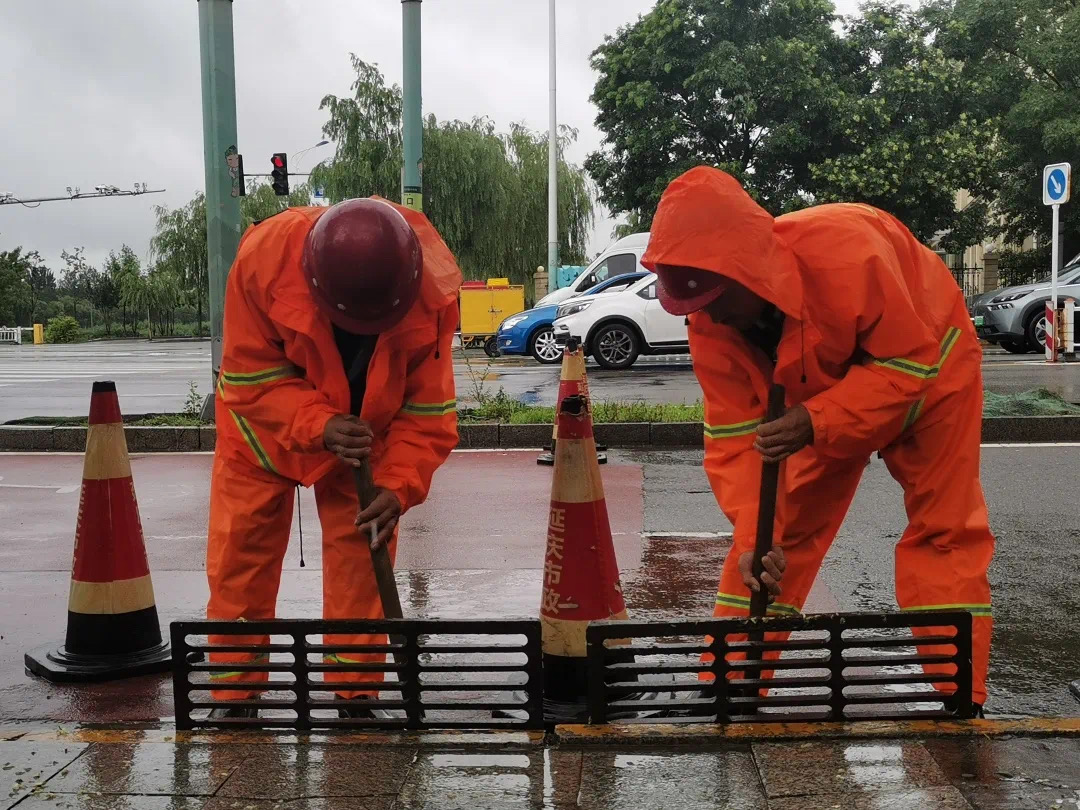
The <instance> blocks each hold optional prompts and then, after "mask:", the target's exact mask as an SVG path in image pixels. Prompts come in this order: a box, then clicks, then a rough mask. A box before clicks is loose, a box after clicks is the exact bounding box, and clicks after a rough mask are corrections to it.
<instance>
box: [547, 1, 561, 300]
mask: <svg viewBox="0 0 1080 810" xmlns="http://www.w3.org/2000/svg"><path fill="white" fill-rule="evenodd" d="M555 31H556V29H555V0H549V3H548V284H549V285H551V284H554V283H555V280H556V279H557V278H558V277H559V117H558V108H557V106H556V98H557V82H556V78H557V75H558V74H557V72H556V62H555V42H556V40H555Z"/></svg>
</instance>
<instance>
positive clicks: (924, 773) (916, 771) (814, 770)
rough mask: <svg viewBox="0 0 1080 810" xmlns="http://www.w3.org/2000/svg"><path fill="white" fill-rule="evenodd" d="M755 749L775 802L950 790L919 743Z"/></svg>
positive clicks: (768, 745)
mask: <svg viewBox="0 0 1080 810" xmlns="http://www.w3.org/2000/svg"><path fill="white" fill-rule="evenodd" d="M753 749H754V758H755V759H756V760H757V764H758V768H759V769H760V770H761V778H762V781H763V782H764V783H765V790H766V792H767V793H768V795H769V799H770V800H772V799H778V798H783V797H786V796H830V797H834V796H843V795H851V796H857V795H859V794H872V793H879V792H885V791H888V792H889V793H896V792H898V791H919V790H923V789H925V788H934V787H940V788H947V787H949V780H948V779H946V777H945V775H944V774H943V773H942V772H941V769H940V768H938V766H937V763H935V762H934V760H933V758H932V757H931V756H930V754H929V753H928V752H927V751H926V749H925V748H923V746H922V745H921V744H919V743H911V742H900V741H896V742H890V741H883V742H873V743H870V742H859V743H854V742H853V743H842V742H841V743H817V742H809V743H766V744H760V745H754V747H753ZM852 801H854V799H852Z"/></svg>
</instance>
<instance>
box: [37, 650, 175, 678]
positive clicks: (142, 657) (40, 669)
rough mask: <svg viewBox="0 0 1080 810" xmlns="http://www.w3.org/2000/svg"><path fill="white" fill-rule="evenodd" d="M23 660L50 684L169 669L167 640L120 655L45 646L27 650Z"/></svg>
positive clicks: (128, 675)
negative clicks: (80, 653)
mask: <svg viewBox="0 0 1080 810" xmlns="http://www.w3.org/2000/svg"><path fill="white" fill-rule="evenodd" d="M24 661H25V664H26V668H27V670H29V671H30V672H31V673H33V674H34V675H37V676H39V677H41V678H44V679H45V680H48V681H53V682H54V683H89V682H92V681H111V680H115V679H117V678H132V677H134V676H136V675H150V674H153V673H157V672H168V671H169V670H171V669H172V653H171V651H170V650H169V643H168V642H167V641H163V642H161V643H160V644H157V645H155V646H153V647H149V648H147V649H145V650H139V651H137V652H132V653H126V654H123V655H79V654H77V653H70V652H68V651H67V648H65V647H63V646H61V647H57V646H55V645H49V646H46V647H39V648H38V649H36V650H32V651H31V652H28V653H27V654H26V656H25V659H24Z"/></svg>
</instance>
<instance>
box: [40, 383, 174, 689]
mask: <svg viewBox="0 0 1080 810" xmlns="http://www.w3.org/2000/svg"><path fill="white" fill-rule="evenodd" d="M74 557H75V559H74V562H73V564H72V570H71V590H70V592H69V595H68V617H67V637H66V638H65V640H64V643H63V645H62V646H57V645H56V644H53V645H50V646H46V647H42V648H39V649H37V650H34V651H32V652H28V653H27V654H26V657H25V663H26V668H27V669H29V670H30V671H31V672H32V673H34V674H35V675H40V676H41V677H42V678H46V679H48V680H50V681H65V682H73V681H103V680H112V679H114V678H124V677H129V676H132V675H145V674H147V673H150V672H164V671H166V670H168V669H169V668H170V661H171V657H170V653H169V644H168V642H167V641H163V640H162V637H161V626H160V625H159V624H158V614H157V606H156V604H155V602H154V586H153V584H152V583H151V581H150V566H149V563H148V562H147V559H146V546H145V545H144V543H143V532H142V522H141V520H140V518H139V505H138V503H137V502H136V500H135V485H134V482H133V481H132V478H131V461H130V459H129V458H128V452H127V442H126V440H125V439H124V424H123V417H122V416H121V415H120V403H119V401H118V400H117V397H116V385H115V384H114V383H111V382H96V383H94V389H93V393H92V394H91V397H90V428H89V430H88V431H87V436H86V455H85V457H84V460H83V482H82V493H81V494H80V496H79V517H78V522H77V523H76V526H75V555H74Z"/></svg>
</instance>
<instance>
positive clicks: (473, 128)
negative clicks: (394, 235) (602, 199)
mask: <svg viewBox="0 0 1080 810" xmlns="http://www.w3.org/2000/svg"><path fill="white" fill-rule="evenodd" d="M352 63H353V68H354V70H355V71H356V79H355V81H354V82H353V84H352V88H351V89H352V96H351V97H345V98H339V97H337V96H333V95H328V96H326V97H325V98H324V99H323V101H322V105H321V107H320V109H323V110H325V111H326V112H327V114H328V116H329V120H328V121H327V122H326V124H325V125H324V126H323V134H324V135H325V136H326V137H327V138H328V139H330V140H331V141H333V142H334V144H335V145H336V151H335V154H334V156H333V158H332V159H331V160H328V161H325V162H324V163H322V164H321V165H319V166H318V167H316V169H315V170H314V171H313V172H312V178H311V180H312V184H313V185H316V186H322V187H324V188H325V189H326V194H327V196H328V197H329V198H330V199H331V200H332V201H334V202H336V201H338V200H343V199H348V198H350V197H366V196H370V195H372V194H378V195H381V196H383V197H386V198H388V199H392V200H397V199H400V197H401V165H402V137H401V89H400V88H399V87H398V86H397V85H387V84H386V80H385V78H384V77H383V75H382V73H381V72H380V71H379V69H378V68H377V67H376V66H375V65H370V64H368V63H366V62H364V61H363V60H361V59H358V58H357V57H356V56H355V55H353V57H352ZM576 137H577V133H576V132H575V131H574V130H571V129H567V128H564V129H563V130H562V131H561V133H560V136H559V153H560V160H559V166H558V171H559V255H560V256H561V258H562V260H563V262H564V263H567V264H579V263H581V262H583V261H584V259H585V250H586V244H587V239H588V234H589V230H590V228H591V226H592V222H593V215H594V212H593V199H592V194H591V187H590V185H589V181H588V179H587V176H586V175H585V173H584V171H583V170H582V169H581V168H580V167H578V166H575V165H573V164H570V163H567V162H566V160H565V159H563V158H562V157H561V156H562V154H563V153H564V152H565V150H566V148H567V147H568V146H569V145H570V144H571V143H572V142H573V141H574V139H575V138H576ZM547 143H548V141H547V135H546V134H542V133H536V132H532V131H530V130H529V129H528V128H526V127H525V126H523V125H520V124H515V125H513V126H511V128H510V130H509V131H508V132H500V131H499V130H498V129H497V128H496V127H495V124H494V123H493V122H492V121H491V120H490V119H488V118H482V117H480V118H473V119H472V120H470V121H456V120H455V121H442V122H440V121H439V120H438V119H437V118H436V117H435V116H434V115H430V116H428V118H427V119H426V120H425V122H424V212H425V213H426V214H427V216H428V218H429V219H431V222H432V224H434V225H435V227H436V228H438V230H439V233H440V234H441V235H442V237H443V239H445V240H446V243H447V245H448V246H449V247H450V249H451V250H452V251H453V252H454V255H455V256H457V259H458V262H459V263H460V265H461V269H462V271H463V272H464V273H465V276H466V277H467V278H487V277H492V276H504V277H508V278H510V279H511V281H513V282H515V283H525V282H527V281H528V280H529V279H530V278H531V276H532V273H533V270H534V269H535V268H536V267H537V265H542V264H545V263H546V257H547Z"/></svg>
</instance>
